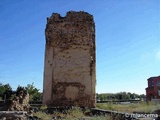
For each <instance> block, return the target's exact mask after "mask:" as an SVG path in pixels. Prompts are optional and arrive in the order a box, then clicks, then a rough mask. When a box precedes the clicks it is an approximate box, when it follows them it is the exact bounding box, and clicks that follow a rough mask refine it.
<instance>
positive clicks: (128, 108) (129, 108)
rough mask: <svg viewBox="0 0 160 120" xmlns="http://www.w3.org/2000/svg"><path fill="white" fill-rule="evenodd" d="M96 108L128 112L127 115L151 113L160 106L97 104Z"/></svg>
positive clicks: (150, 103) (141, 103) (148, 104)
mask: <svg viewBox="0 0 160 120" xmlns="http://www.w3.org/2000/svg"><path fill="white" fill-rule="evenodd" d="M97 108H101V109H106V110H113V111H119V112H128V113H133V112H144V113H153V112H154V111H155V110H158V109H160V104H155V103H153V102H148V103H146V102H140V103H133V104H127V105H121V104H112V103H98V104H97Z"/></svg>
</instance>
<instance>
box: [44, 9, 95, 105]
mask: <svg viewBox="0 0 160 120" xmlns="http://www.w3.org/2000/svg"><path fill="white" fill-rule="evenodd" d="M45 34H46V50H45V67H44V87H43V104H47V105H50V106H51V105H52V106H81V107H94V106H95V83H96V77H95V63H96V61H95V24H94V20H93V16H92V15H90V14H88V13H86V12H74V11H70V12H68V13H67V15H66V16H65V17H61V16H60V14H57V13H53V14H52V16H51V17H49V18H47V25H46V30H45Z"/></svg>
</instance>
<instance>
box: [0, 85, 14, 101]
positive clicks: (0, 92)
mask: <svg viewBox="0 0 160 120" xmlns="http://www.w3.org/2000/svg"><path fill="white" fill-rule="evenodd" d="M11 95H12V88H11V86H10V85H9V84H5V85H3V84H2V83H1V84H0V97H1V98H2V99H3V100H4V99H10V97H11Z"/></svg>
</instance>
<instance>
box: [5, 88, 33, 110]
mask: <svg viewBox="0 0 160 120" xmlns="http://www.w3.org/2000/svg"><path fill="white" fill-rule="evenodd" d="M29 108H30V105H29V94H28V92H27V91H26V90H24V89H23V88H21V87H19V91H17V95H16V96H15V97H14V98H13V100H12V102H11V105H10V107H9V109H8V110H9V111H29Z"/></svg>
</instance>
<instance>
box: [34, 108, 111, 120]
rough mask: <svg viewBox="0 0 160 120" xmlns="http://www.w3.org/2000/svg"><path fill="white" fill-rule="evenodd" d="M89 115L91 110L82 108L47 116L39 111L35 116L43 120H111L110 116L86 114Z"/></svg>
mask: <svg viewBox="0 0 160 120" xmlns="http://www.w3.org/2000/svg"><path fill="white" fill-rule="evenodd" d="M88 113H90V110H86V111H82V110H81V109H80V108H78V107H75V108H73V109H70V110H67V111H64V112H63V113H60V112H58V111H56V112H54V113H53V114H50V115H47V114H46V113H44V112H42V111H39V112H37V113H34V116H37V117H38V118H41V119H42V120H51V119H52V118H53V117H55V118H56V119H58V118H59V119H62V120H63V118H64V119H65V120H84V118H87V120H111V119H110V117H109V116H86V114H88Z"/></svg>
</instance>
